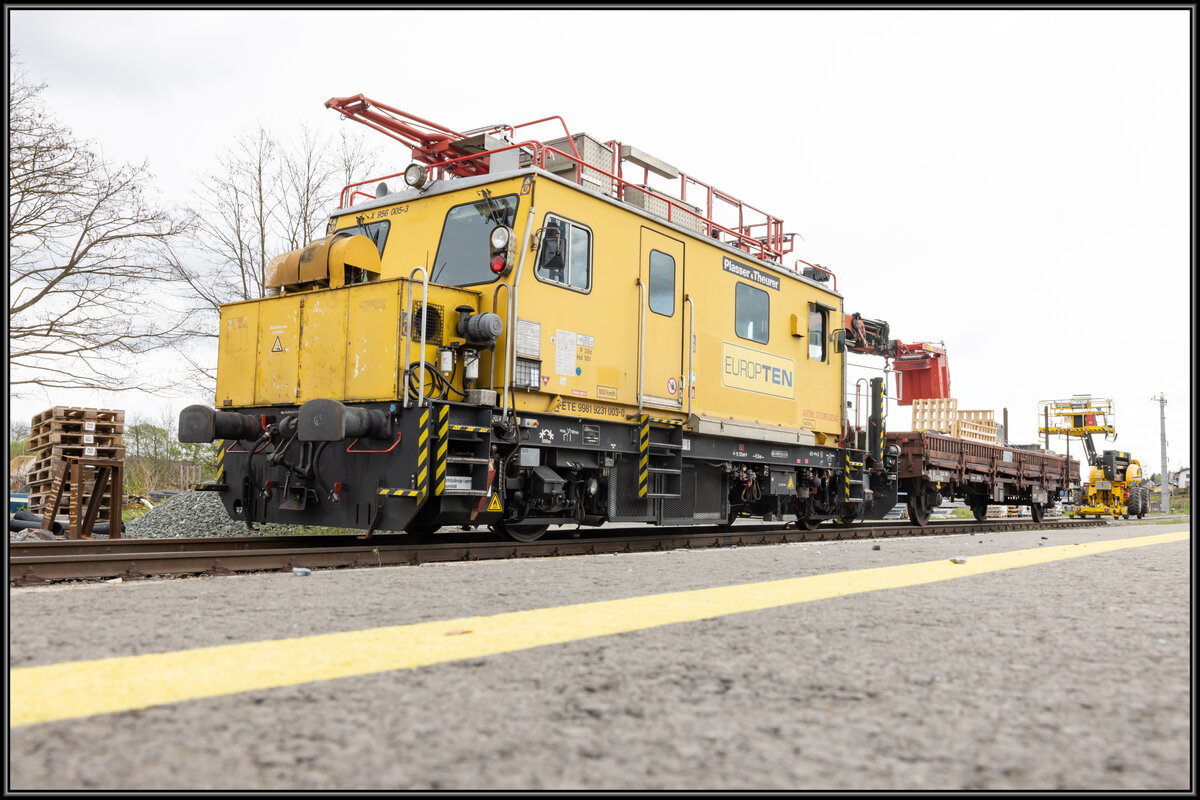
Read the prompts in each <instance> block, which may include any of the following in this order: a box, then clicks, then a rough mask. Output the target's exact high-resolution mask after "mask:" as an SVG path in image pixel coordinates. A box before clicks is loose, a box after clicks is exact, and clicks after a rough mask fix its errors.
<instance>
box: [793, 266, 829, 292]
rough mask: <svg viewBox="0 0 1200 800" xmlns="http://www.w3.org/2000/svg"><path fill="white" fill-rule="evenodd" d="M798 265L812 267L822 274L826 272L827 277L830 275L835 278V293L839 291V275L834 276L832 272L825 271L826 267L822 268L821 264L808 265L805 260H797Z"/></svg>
mask: <svg viewBox="0 0 1200 800" xmlns="http://www.w3.org/2000/svg"><path fill="white" fill-rule="evenodd" d="M796 263H797V264H808V266H810V267H812V268H813V269H815V270H818V271H820V272H824V273H825V274H826V275H828V276H829V277H831V278H833V290H834V291H835V292H836V291H837V275H834V274H833V273H832V272H830V271H829V270H827V269H825V268H824V267H822V266H820V265H819V264H809V263H808V262H807V261H805V260H804V259H803V258H797V259H796ZM796 271H797V272H799V271H800V270H799V269H797V270H796Z"/></svg>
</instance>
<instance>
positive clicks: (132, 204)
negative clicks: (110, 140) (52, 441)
mask: <svg viewBox="0 0 1200 800" xmlns="http://www.w3.org/2000/svg"><path fill="white" fill-rule="evenodd" d="M10 60H11V54H10ZM44 88H45V85H44V84H38V85H34V84H32V83H30V82H29V81H28V80H27V78H26V75H25V72H24V70H14V72H13V74H12V76H11V77H10V81H9V104H8V118H9V139H8V142H9V162H8V164H9V166H8V185H9V206H8V246H9V247H8V250H9V281H8V287H9V307H8V313H9V320H8V322H9V347H10V351H9V353H10V363H11V367H12V374H11V379H10V387H11V390H12V391H13V392H14V393H15V394H17V395H21V394H22V389H23V388H24V389H33V388H34V387H42V388H44V389H107V390H122V389H133V388H141V389H154V388H160V387H158V386H157V383H158V381H157V380H156V379H155V378H154V377H153V376H147V375H142V374H139V373H138V372H137V369H136V363H137V361H136V359H131V358H130V356H132V355H138V354H143V353H148V352H150V351H152V350H156V349H159V348H162V347H166V346H169V345H171V344H172V343H174V342H175V341H176V340H177V338H178V337H179V336H181V335H183V334H184V322H183V317H181V316H173V315H171V314H169V313H168V312H167V311H166V309H164V308H163V307H162V306H163V304H161V303H159V304H155V303H151V302H147V297H148V296H150V295H152V293H154V292H156V291H161V290H165V289H166V288H167V285H168V284H169V282H170V281H172V280H174V276H173V275H172V271H171V269H170V262H171V258H170V254H169V250H170V246H171V243H172V242H173V241H174V240H176V239H177V238H178V237H180V236H181V235H182V234H184V233H185V232H186V231H187V230H188V229H189V226H190V220H189V219H187V218H178V217H176V216H173V215H172V214H171V213H170V212H169V211H167V210H166V209H164V208H162V207H160V206H158V205H156V204H155V203H154V202H153V201H152V200H150V199H149V198H147V197H146V194H145V192H144V189H143V187H144V186H145V184H146V183H147V182H148V181H149V179H150V177H151V176H150V173H149V171H148V167H147V165H146V164H145V163H143V164H141V165H140V166H133V165H127V164H111V163H109V162H107V161H106V160H105V159H104V158H103V156H102V155H98V154H97V153H96V152H94V151H93V149H92V148H91V146H89V145H88V144H86V143H82V142H78V141H76V140H75V139H74V138H73V137H72V135H71V131H70V129H69V128H66V127H64V126H62V125H61V124H59V123H58V122H57V121H55V120H54V119H53V118H52V117H51V115H50V113H49V112H48V111H47V109H46V107H45V105H44V102H43V100H42V98H41V97H40V94H41V92H42V90H43V89H44ZM147 307H152V308H153V309H154V311H153V313H148V312H147Z"/></svg>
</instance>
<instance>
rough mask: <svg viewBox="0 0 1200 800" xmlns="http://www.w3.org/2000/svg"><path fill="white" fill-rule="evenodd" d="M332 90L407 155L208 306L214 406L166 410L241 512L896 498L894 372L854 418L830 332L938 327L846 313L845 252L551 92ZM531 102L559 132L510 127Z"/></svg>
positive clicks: (695, 516)
mask: <svg viewBox="0 0 1200 800" xmlns="http://www.w3.org/2000/svg"><path fill="white" fill-rule="evenodd" d="M326 105H327V106H328V107H329V108H331V109H334V110H335V111H337V112H339V113H341V114H343V115H344V116H346V117H348V118H350V119H353V120H356V121H358V122H362V123H363V124H366V125H368V126H369V127H372V128H373V129H375V130H378V131H380V132H382V133H384V134H386V135H388V136H390V137H392V138H394V139H397V140H398V141H400V142H402V143H404V144H406V145H408V146H409V147H410V148H411V153H412V159H413V161H412V163H411V164H409V165H408V167H407V168H406V169H405V170H403V172H398V173H395V174H393V175H385V176H383V177H382V178H374V179H371V180H364V181H359V182H357V183H354V184H351V185H349V186H347V187H345V189H344V190H343V192H342V198H341V202H340V205H339V207H338V208H337V209H335V210H333V212H332V213H331V214H330V218H329V224H328V228H327V236H326V237H325V238H323V239H321V240H318V241H316V242H313V243H311V244H310V245H308V246H307V247H305V248H302V249H300V250H297V251H294V252H292V253H285V254H283V255H280V256H277V257H276V258H275V259H274V260H273V261H272V263H271V266H270V268H269V269H268V271H267V275H266V279H265V289H266V296H264V297H262V298H260V299H257V300H251V301H246V302H239V303H231V304H229V305H226V306H223V307H222V309H221V319H220V336H219V351H218V364H217V386H216V397H215V402H214V406H215V407H211V406H206V405H196V406H190V407H188V408H187V409H184V411H183V412H182V413H181V415H180V425H179V427H180V439H181V440H182V441H186V442H210V441H214V440H218V439H219V440H221V441H222V448H221V451H222V457H221V469H220V473H219V475H218V477H217V479H216V480H215V481H213V482H211V483H209V484H205V485H201V486H198V487H196V488H199V489H204V490H208V491H215V492H219V493H220V496H221V499H222V502H223V503H224V505H225V507H226V509H227V511H228V512H229V514H230V515H231V516H232V517H234V518H236V519H242V520H245V522H246V524H247V525H248V526H253V525H254V524H255V523H258V522H279V523H287V524H301V525H321V526H331V527H342V528H358V529H363V530H366V531H367V532H368V533H370V532H373V531H376V530H381V531H405V532H407V533H410V534H416V535H418V536H422V535H425V534H428V533H431V532H433V531H435V530H437V529H438V528H440V527H448V526H456V527H460V528H468V529H470V528H475V527H479V526H486V527H490V528H491V529H493V530H494V531H496V532H498V533H501V534H503V535H507V536H509V537H512V538H515V539H518V540H523V541H528V540H531V539H536V538H538V537H539V536H541V535H542V534H543V533H544V532H545V531H546V529H547V527H548V526H549V525H552V524H578V525H602V524H605V523H608V522H649V523H655V524H672V525H680V524H693V525H695V524H715V525H721V526H727V525H730V524H732V523H733V522H734V521H735V520H736V519H737V518H738V517H757V518H760V519H764V520H783V519H795V520H796V522H797V524H798V525H800V526H802V527H805V528H808V529H812V528H815V527H816V526H817V525H819V524H821V523H822V522H824V521H833V522H835V523H838V524H847V523H849V522H851V521H853V520H854V519H880V518H882V517H883V516H884V515H885V514H886V513H887V512H888V511H889V510H890V509H891V508H892V507H893V506H894V505H895V503H896V501H897V497H898V493H899V491H900V486H899V482H898V479H897V475H896V468H897V460H896V457H897V455H898V453H899V450H898V448H896V447H894V446H885V444H884V439H883V433H884V430H883V413H882V409H883V403H884V399H885V398H884V396H883V394H884V386H883V380H882V379H880V378H876V379H873V380H872V381H871V382H870V404H871V412H870V415H869V418H868V419H867V422H866V425H865V426H863V427H859V426H858V425H857V421H856V424H854V425H852V424H851V423H850V420H849V419H848V416H847V412H846V392H845V381H846V353H847V351H848V349H851V343H852V342H854V343H857V344H855V345H854V346H855V347H866V346H868V343H869V346H871V347H879V348H880V350H879V352H880V354H883V355H885V356H891V357H895V358H904V359H910V358H920V359H927V358H930V357H936V356H938V353H936V352H935V351H934V350H932V349H930V348H927V347H924V346H923V345H922V346H906V345H903V344H902V343H898V342H896V341H895V340H887V339H886V329H887V326H886V323H880V322H878V321H875V320H867V321H862V320H859V324H858V325H857V326H856V329H855V331H850V330H848V328H849V327H850V326H849V325H847V322H846V321H847V319H848V317H847V315H846V314H845V310H844V308H843V301H842V295H841V293H840V292H839V291H838V287H837V280H836V278H835V277H834V275H833V274H832V273H831V272H830V271H829V270H827V269H825V268H824V267H821V266H819V265H815V264H809V263H808V262H805V261H802V260H797V261H796V262H795V263H794V265H789V264H787V263H786V261H785V256H786V255H787V254H788V253H790V252H791V250H792V246H793V238H794V237H793V235H792V234H789V233H785V232H784V229H783V222H782V220H781V219H780V218H778V217H776V216H774V215H772V214H767V213H765V212H762V211H760V210H758V209H756V208H755V207H753V206H751V205H750V204H749V203H746V202H744V201H741V200H738V199H737V198H735V197H734V196H733V195H732V194H730V193H728V192H724V191H721V190H718V189H716V188H714V187H712V186H710V185H708V184H705V183H703V182H701V181H699V180H697V179H696V178H694V177H693V176H691V175H688V174H685V173H683V172H682V171H681V170H679V169H677V168H675V167H673V166H672V165H670V164H668V163H666V162H665V161H663V160H661V159H658V158H655V157H653V156H650V155H648V154H647V153H645V152H643V151H641V150H639V149H637V148H635V147H632V146H630V145H625V144H622V143H620V142H618V141H615V140H613V141H607V142H602V141H600V140H597V139H594V138H592V137H590V136H587V135H586V134H578V135H573V134H571V132H570V131H569V130H567V128H566V124H565V123H563V121H562V120H561V118H559V117H547V118H544V119H540V120H535V121H534V122H531V123H526V124H524V125H517V126H507V125H505V126H496V127H493V128H489V129H482V130H477V131H473V132H471V133H469V134H466V133H459V132H456V131H453V130H451V129H449V128H446V127H444V126H440V125H436V124H434V123H431V122H429V121H428V120H423V119H421V118H420V117H416V116H413V115H411V114H408V113H407V112H403V111H401V110H399V109H396V108H393V107H391V106H387V105H385V104H382V103H378V102H376V101H374V100H371V99H369V98H366V97H363V96H362V95H356V96H353V97H340V98H332V99H331V100H329V101H328V102H327V103H326ZM543 123H546V124H551V123H558V124H560V125H561V128H562V131H561V132H562V134H563V135H561V136H559V137H558V138H556V139H552V140H548V141H541V140H539V139H534V138H530V137H529V135H528V134H527V133H521V134H519V135H518V133H517V131H518V130H524V129H525V128H527V127H530V126H535V125H539V124H543ZM651 173H653V174H654V175H656V176H658V178H663V179H666V180H670V181H676V182H677V183H676V184H675V185H677V186H678V194H677V195H674V194H670V193H667V192H665V191H662V190H659V189H655V188H652V187H651V186H650V185H649V181H650V174H651ZM398 179H402V181H403V185H404V187H405V188H401V189H398V190H397V189H395V188H394V186H396V185H397V183H398ZM388 181H391V182H392V184H390V185H389V183H388ZM722 214H724V216H723V217H722V216H721V215H722ZM719 220H723V221H719ZM918 351H919V352H918ZM857 352H862V350H858V351H857ZM942 355H944V353H943V354H942ZM943 361H944V360H943ZM934 363H937V362H934ZM906 368H907V362H906ZM922 368H923V366H922V365H921V364H917V363H915V362H914V364H913V365H912V368H911V369H910V370H909V371H910V372H911V374H912V376H913V379H912V381H910V385H912V386H919V385H921V383H922V382H921V381H920V380H919V379H918V377H917V376H918V374H919V373H920V372H921V370H922ZM928 383H930V385H935V384H936V383H937V382H936V381H929V382H928Z"/></svg>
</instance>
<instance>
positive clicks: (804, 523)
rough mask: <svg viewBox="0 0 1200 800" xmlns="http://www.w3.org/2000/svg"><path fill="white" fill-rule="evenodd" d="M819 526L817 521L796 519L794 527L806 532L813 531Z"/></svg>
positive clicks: (805, 518)
mask: <svg viewBox="0 0 1200 800" xmlns="http://www.w3.org/2000/svg"><path fill="white" fill-rule="evenodd" d="M820 524H821V520H819V519H809V518H808V517H797V518H796V527H797V528H800V529H802V530H806V531H815V530H816V529H817V526H819V525H820Z"/></svg>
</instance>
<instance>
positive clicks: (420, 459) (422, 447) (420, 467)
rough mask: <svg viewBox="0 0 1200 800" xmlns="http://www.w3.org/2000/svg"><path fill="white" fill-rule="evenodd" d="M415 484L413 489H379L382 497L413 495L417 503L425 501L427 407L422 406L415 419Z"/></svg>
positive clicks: (426, 491) (427, 438) (378, 492)
mask: <svg viewBox="0 0 1200 800" xmlns="http://www.w3.org/2000/svg"><path fill="white" fill-rule="evenodd" d="M417 425H418V427H417V486H416V488H415V489H387V488H384V489H379V490H378V491H377V494H379V495H382V496H384V497H415V498H417V504H418V505H420V504H421V503H423V502H424V501H425V495H426V494H427V493H428V492H429V409H428V408H422V409H421V416H420V417H419V418H418V421H417Z"/></svg>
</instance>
